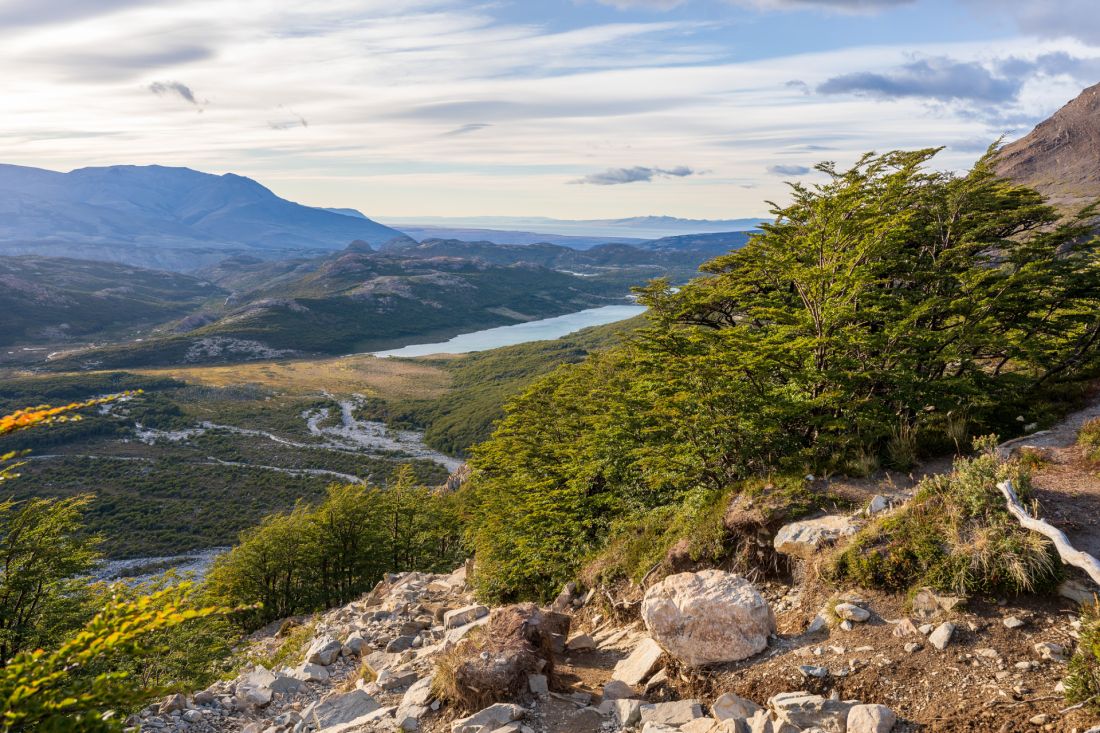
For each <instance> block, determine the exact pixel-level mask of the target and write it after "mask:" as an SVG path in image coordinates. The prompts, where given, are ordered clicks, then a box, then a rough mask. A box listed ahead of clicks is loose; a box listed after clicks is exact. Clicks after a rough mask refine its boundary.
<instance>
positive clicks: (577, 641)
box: [565, 634, 596, 652]
mask: <svg viewBox="0 0 1100 733" xmlns="http://www.w3.org/2000/svg"><path fill="white" fill-rule="evenodd" d="M565 648H566V649H568V650H569V651H571V652H587V651H591V650H592V649H595V648H596V642H595V641H593V640H592V637H591V636H589V635H588V634H577V635H576V636H574V637H573V638H572V639H570V640H569V641H567V642H566V643H565Z"/></svg>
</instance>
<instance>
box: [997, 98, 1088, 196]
mask: <svg viewBox="0 0 1100 733" xmlns="http://www.w3.org/2000/svg"><path fill="white" fill-rule="evenodd" d="M996 170H997V173H999V174H1000V175H1002V176H1004V177H1006V178H1010V179H1012V180H1014V181H1018V182H1019V183H1024V184H1027V185H1028V186H1032V187H1033V188H1035V189H1037V190H1038V191H1039V192H1040V193H1043V194H1046V195H1047V196H1049V197H1050V198H1051V202H1052V203H1053V204H1055V205H1057V206H1059V207H1060V208H1063V209H1065V210H1074V209H1078V208H1080V207H1082V206H1084V205H1087V204H1090V203H1092V202H1093V201H1095V200H1097V199H1100V84H1097V85H1095V86H1092V87H1089V88H1088V89H1085V90H1084V91H1083V92H1081V94H1080V95H1079V96H1078V97H1077V98H1076V99H1074V100H1073V101H1071V102H1070V103H1069V104H1067V105H1066V106H1064V107H1062V108H1061V109H1060V110H1058V112H1056V113H1055V114H1054V115H1053V116H1051V117H1050V118H1049V119H1047V120H1045V121H1044V122H1041V123H1040V124H1039V125H1038V127H1036V128H1035V129H1034V130H1033V131H1032V132H1031V133H1029V134H1028V135H1027V136H1025V137H1023V138H1021V139H1019V140H1017V141H1015V142H1013V143H1011V144H1009V145H1006V146H1005V147H1004V149H1003V150H1002V151H1001V154H1000V159H999V162H998V164H997V168H996Z"/></svg>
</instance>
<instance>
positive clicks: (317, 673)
mask: <svg viewBox="0 0 1100 733" xmlns="http://www.w3.org/2000/svg"><path fill="white" fill-rule="evenodd" d="M291 674H292V675H293V676H295V677H297V678H298V679H300V680H302V681H303V682H328V678H329V674H328V670H327V669H326V668H325V667H323V666H321V665H320V664H313V663H312V662H306V663H305V664H303V665H301V666H300V667H297V668H296V669H295V670H294V671H293V672H291Z"/></svg>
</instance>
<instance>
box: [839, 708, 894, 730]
mask: <svg viewBox="0 0 1100 733" xmlns="http://www.w3.org/2000/svg"><path fill="white" fill-rule="evenodd" d="M897 721H898V718H897V716H896V715H894V711H893V710H891V709H890V708H888V707H886V706H885V705H855V706H853V707H852V709H851V710H849V711H848V733H890V731H891V730H893V728H894V724H895V723H897Z"/></svg>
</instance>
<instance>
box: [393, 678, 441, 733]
mask: <svg viewBox="0 0 1100 733" xmlns="http://www.w3.org/2000/svg"><path fill="white" fill-rule="evenodd" d="M433 680H434V675H428V676H427V677H422V678H420V679H419V680H417V681H416V682H414V683H413V685H412V686H411V687H409V689H408V690H407V691H406V692H405V694H404V695H403V696H402V697H401V703H400V704H399V705H398V706H397V711H396V713H395V714H394V719H395V720H396V721H397V725H398V726H399V727H400V728H401V729H402V730H417V729H419V727H420V718H422V717H423V716H424V715H426V714H427V712H428V709H429V706H430V705H431V702H432V681H433ZM412 722H415V723H416V727H412Z"/></svg>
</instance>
